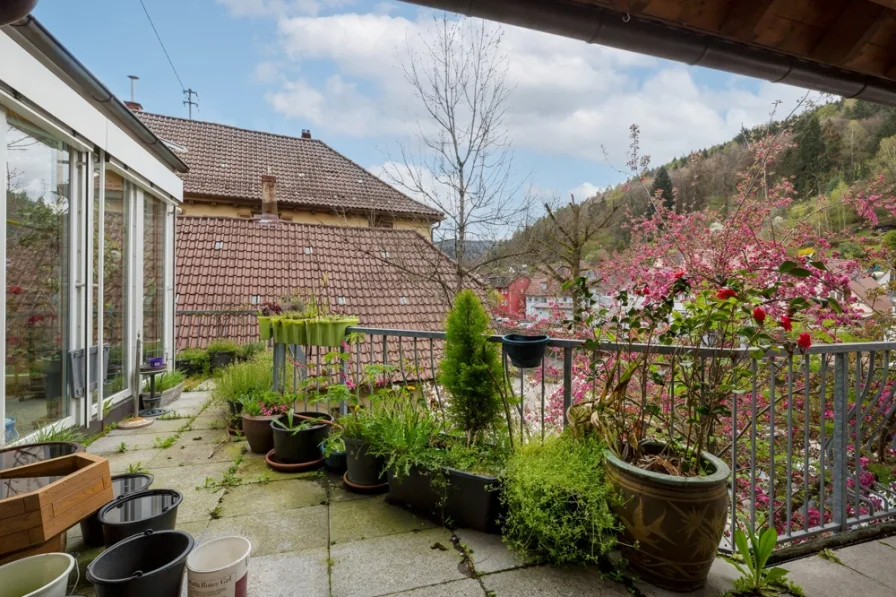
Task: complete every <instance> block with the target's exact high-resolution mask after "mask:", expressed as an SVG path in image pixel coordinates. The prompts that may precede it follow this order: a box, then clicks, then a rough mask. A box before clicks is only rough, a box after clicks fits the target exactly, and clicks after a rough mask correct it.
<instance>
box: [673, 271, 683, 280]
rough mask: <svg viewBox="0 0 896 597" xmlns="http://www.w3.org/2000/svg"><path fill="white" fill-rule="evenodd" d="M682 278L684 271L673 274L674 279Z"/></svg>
mask: <svg viewBox="0 0 896 597" xmlns="http://www.w3.org/2000/svg"><path fill="white" fill-rule="evenodd" d="M679 278H684V271H683V270H682V271H678V272H675V279H676V280H677V279H679Z"/></svg>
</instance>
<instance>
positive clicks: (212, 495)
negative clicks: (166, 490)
mask: <svg viewBox="0 0 896 597" xmlns="http://www.w3.org/2000/svg"><path fill="white" fill-rule="evenodd" d="M153 488H155V483H153ZM161 488H162V486H161V485H160V486H159V489H161ZM178 491H180V492H181V494H182V495H183V496H184V499H183V501H182V502H181V504H180V506H178V507H177V520H178V522H195V521H197V520H209V518H211V511H212V510H214V509H215V508H216V507H217V506H218V502H219V501H220V500H221V496H222V495H223V494H224V489H195V488H190V489H184V490H180V489H178Z"/></svg>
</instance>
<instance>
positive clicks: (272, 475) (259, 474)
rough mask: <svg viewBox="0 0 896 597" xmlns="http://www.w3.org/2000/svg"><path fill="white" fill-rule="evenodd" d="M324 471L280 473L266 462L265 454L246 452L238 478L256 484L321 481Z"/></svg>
mask: <svg viewBox="0 0 896 597" xmlns="http://www.w3.org/2000/svg"><path fill="white" fill-rule="evenodd" d="M323 475H324V472H323V471H322V470H316V471H307V472H301V473H279V472H277V471H275V470H273V469H271V468H270V467H269V466H268V465H267V464H265V461H264V454H253V453H251V452H246V453H245V454H243V460H242V462H240V465H239V468H237V471H236V476H237V477H240V478H241V479H243V480H244V481H249V482H255V481H259V480H262V479H265V480H268V481H283V480H286V479H321V478H323Z"/></svg>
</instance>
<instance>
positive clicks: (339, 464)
mask: <svg viewBox="0 0 896 597" xmlns="http://www.w3.org/2000/svg"><path fill="white" fill-rule="evenodd" d="M347 460H348V458H347V456H346V455H345V452H330V455H329V456H327V457H326V458H324V467H326V469H327V470H328V471H330V472H331V473H336V474H338V475H341V474H342V473H344V472H345V471H346V469H347V468H348V464H347V463H346V461H347Z"/></svg>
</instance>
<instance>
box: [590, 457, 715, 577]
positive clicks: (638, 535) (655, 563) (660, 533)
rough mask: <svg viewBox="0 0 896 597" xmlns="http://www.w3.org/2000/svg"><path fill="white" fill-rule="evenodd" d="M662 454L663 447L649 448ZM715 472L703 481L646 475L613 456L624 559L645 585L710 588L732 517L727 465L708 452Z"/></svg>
mask: <svg viewBox="0 0 896 597" xmlns="http://www.w3.org/2000/svg"><path fill="white" fill-rule="evenodd" d="M646 448H647V450H648V451H651V450H652V451H655V452H659V451H660V450H661V449H662V445H661V444H656V443H652V444H647V446H646ZM703 460H704V462H706V463H707V464H709V465H710V466H711V467H712V468H714V469H715V472H713V473H712V474H710V475H707V476H704V477H672V476H670V475H663V474H660V473H654V472H650V471H645V470H642V469H639V468H637V467H635V466H632V465H630V464H628V463H626V462H623V461H622V460H620V459H618V458H616V457H615V456H614V455H613V454H611V453H610V452H609V451H608V452H606V454H605V460H604V466H605V468H606V471H607V478H608V480H609V481H611V482H612V483H613V484H614V485H615V486H616V487H617V488H618V490H619V493H620V495H621V498H622V499H621V501H620V502H619V503H618V504H617V505H615V506H614V507H613V511H614V513H615V514H616V516H618V517H619V520H620V521H621V522H622V524H623V531H622V537H621V541H620V543H621V544H622V546H623V547H622V554H623V556H625V558H626V559H627V560H628V562H629V564H630V565H631V567H632V569H633V570H634V571H635V572H636V573H637V574H638V575H639V576H640V577H641V578H643V579H644V580H646V581H648V582H650V583H653V584H655V585H656V586H658V587H662V588H664V589H669V590H672V591H682V592H684V591H693V590H695V589H699V588H700V587H702V586H703V585H704V584H705V583H706V577H707V575H708V574H709V569H710V567H711V566H712V563H713V560H714V559H715V556H716V552H717V550H718V548H719V542H720V541H721V539H722V533H723V532H724V530H725V521H726V520H727V516H728V500H729V495H728V489H727V488H728V477H729V475H730V473H731V471H730V470H729V468H728V466H727V465H726V464H725V463H724V462H722V461H721V460H719V459H718V458H716V457H715V456H712V455H710V454H707V453H705V452H704V453H703Z"/></svg>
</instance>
